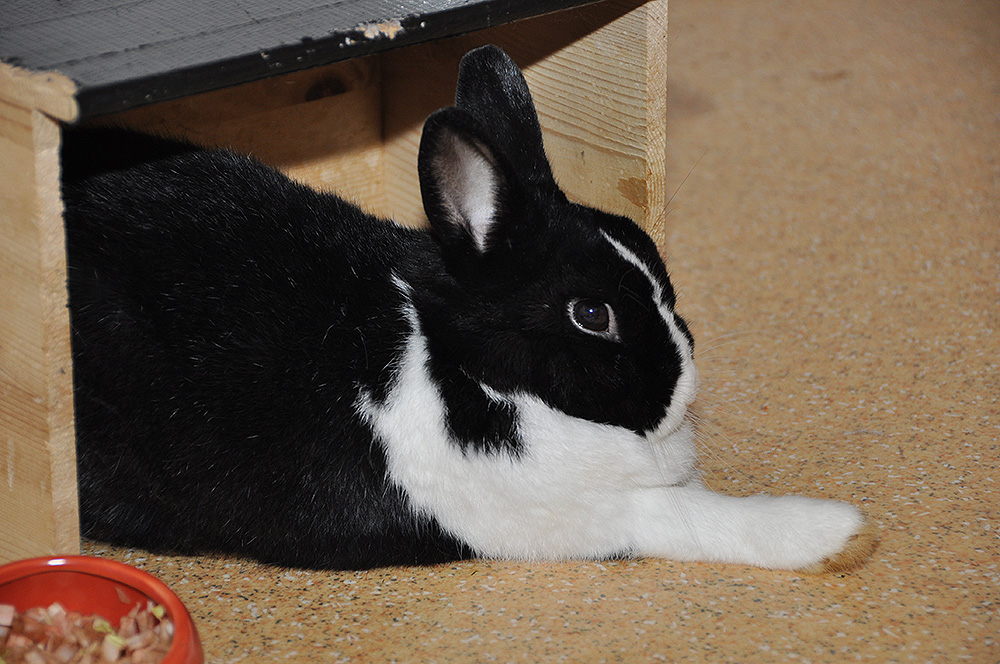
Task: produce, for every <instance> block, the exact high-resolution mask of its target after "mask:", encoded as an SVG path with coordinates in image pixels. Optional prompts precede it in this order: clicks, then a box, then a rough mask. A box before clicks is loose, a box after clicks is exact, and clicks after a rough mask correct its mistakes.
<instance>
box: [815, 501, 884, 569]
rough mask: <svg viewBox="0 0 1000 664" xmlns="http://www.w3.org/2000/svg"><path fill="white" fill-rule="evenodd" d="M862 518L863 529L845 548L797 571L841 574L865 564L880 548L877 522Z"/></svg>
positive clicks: (853, 536)
mask: <svg viewBox="0 0 1000 664" xmlns="http://www.w3.org/2000/svg"><path fill="white" fill-rule="evenodd" d="M862 517H863V519H864V521H863V522H862V524H861V527H860V528H859V529H858V530H857V532H855V533H854V534H853V535H851V536H850V537H849V538H848V539H847V542H846V543H845V544H844V546H843V548H841V549H840V550H839V551H837V552H835V553H832V554H830V555H828V556H826V557H824V558H823V559H822V560H820V561H819V562H815V563H812V564H809V565H805V566H803V567H800V568H798V570H796V571H799V572H803V573H805V574H839V573H841V572H847V571H849V570H852V569H854V568H855V567H860V566H861V565H863V564H865V563H866V562H867V561H868V559H869V558H871V556H872V554H873V553H874V552H875V549H877V548H878V544H879V534H878V526H877V525H875V522H874V521H872V520H871V519H869V518H868V517H867V516H864V515H862Z"/></svg>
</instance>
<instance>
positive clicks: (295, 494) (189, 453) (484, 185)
mask: <svg viewBox="0 0 1000 664" xmlns="http://www.w3.org/2000/svg"><path fill="white" fill-rule="evenodd" d="M64 166H65V177H64V180H65V184H64V197H65V205H66V220H67V233H68V255H69V265H70V271H69V285H70V306H71V319H72V326H73V336H72V342H73V358H74V374H75V375H74V378H75V407H76V418H77V439H78V465H79V480H80V485H79V486H80V506H81V515H82V516H81V518H82V525H83V531H84V533H85V534H86V535H87V536H89V537H92V538H97V539H101V540H107V541H111V542H117V543H122V544H128V545H136V546H141V547H146V548H151V549H155V550H172V551H180V552H197V551H219V552H231V553H236V554H242V555H247V556H252V557H255V558H258V559H261V560H264V561H269V562H274V563H279V564H286V565H294V566H303V567H323V568H364V567H371V566H380V565H392V564H414V563H434V562H440V561H445V560H450V559H456V558H460V557H468V556H488V557H503V558H523V559H563V558H574V557H583V558H599V557H607V556H623V555H626V556H663V557H669V558H674V559H682V560H704V561H721V562H738V563H749V564H754V565H761V566H764V567H771V568H790V569H797V568H799V569H802V568H809V569H817V570H818V569H841V568H847V567H850V566H853V565H855V564H858V563H860V562H862V561H863V560H864V559H865V558H866V557H867V556H868V555H869V554H870V552H871V550H872V548H873V546H874V542H875V537H874V535H873V534H872V532H871V529H870V527H869V526H868V525H867V522H866V520H865V518H864V517H863V516H862V514H861V513H860V512H859V511H858V510H857V509H855V508H854V507H852V506H850V505H847V504H844V503H840V502H834V501H825V500H814V499H809V498H802V497H771V496H754V497H746V498H736V497H727V496H723V495H719V494H716V493H713V492H711V491H709V490H707V489H706V488H704V487H703V486H702V484H701V483H700V481H699V477H698V471H697V469H696V454H695V442H694V432H693V429H692V425H691V422H690V420H689V418H688V416H687V414H686V411H687V408H688V406H689V404H690V403H691V401H692V399H694V396H695V389H696V382H697V381H696V372H695V367H694V364H693V361H692V345H693V341H692V338H691V335H690V333H689V332H688V329H687V327H686V326H685V324H684V322H683V320H682V319H681V318H680V317H679V316H678V315H677V314H676V313H675V312H674V291H673V289H672V288H671V285H670V281H669V279H668V276H667V271H666V269H665V267H664V264H663V262H662V260H661V258H660V256H659V254H658V252H657V248H656V246H655V244H654V243H653V242H652V240H651V239H650V238H649V237H648V236H647V235H646V234H644V233H643V232H642V231H641V230H640V229H639V228H638V227H637V226H636V225H635V224H634V223H633V222H631V221H630V220H628V219H625V218H623V217H620V216H615V215H611V214H607V213H604V212H600V211H598V210H595V209H592V208H589V207H584V206H582V205H578V204H575V203H572V202H570V201H568V200H567V198H566V197H565V195H564V194H563V193H562V192H561V191H560V189H559V188H558V187H557V185H556V182H555V180H554V179H553V176H552V172H551V170H550V167H549V164H548V161H547V159H546V157H545V153H544V150H543V147H542V135H541V130H540V128H539V124H538V119H537V116H536V113H535V110H534V106H533V103H532V100H531V96H530V94H529V92H528V88H527V85H526V83H525V81H524V78H523V77H522V75H521V73H520V71H519V70H518V68H517V67H516V66H515V64H514V63H513V62H512V61H511V60H510V58H509V57H507V55H506V54H504V53H503V51H501V50H500V49H498V48H496V47H483V48H480V49H477V50H475V51H472V52H471V53H469V54H468V55H466V57H465V58H464V60H463V61H462V65H461V70H460V75H459V82H458V93H457V99H456V107H455V108H447V109H443V110H440V111H438V112H436V113H434V114H433V115H431V116H430V118H429V119H428V120H427V122H426V125H425V127H424V131H423V137H422V141H421V145H420V153H419V175H420V184H421V189H422V194H423V200H424V207H425V210H426V213H427V217H428V219H429V220H430V230H429V231H423V230H413V229H408V228H404V227H402V226H399V225H396V224H394V223H392V222H389V221H385V220H381V219H377V218H374V217H372V216H371V215H369V214H366V213H365V212H363V211H361V210H360V209H358V208H357V207H355V206H353V205H351V204H349V203H347V202H345V201H343V200H341V199H340V198H337V197H335V196H333V195H330V194H323V193H317V192H315V191H313V190H310V189H308V188H306V187H304V186H301V185H299V184H296V183H294V182H292V181H290V180H289V179H287V178H286V177H284V176H283V175H281V174H279V173H278V172H276V171H274V170H273V169H271V168H268V167H266V166H264V165H262V164H260V163H257V162H255V161H254V160H252V159H250V158H247V157H244V156H240V155H237V154H233V153H231V152H227V151H221V150H203V149H197V148H193V147H190V146H185V145H181V144H177V143H172V142H169V141H163V140H160V139H155V138H150V137H143V136H138V135H135V134H130V133H124V132H121V133H120V132H116V131H113V130H112V131H108V130H77V131H68V132H67V136H66V148H65V151H64Z"/></svg>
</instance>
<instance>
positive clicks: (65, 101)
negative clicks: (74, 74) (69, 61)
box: [0, 62, 80, 122]
mask: <svg viewBox="0 0 1000 664" xmlns="http://www.w3.org/2000/svg"><path fill="white" fill-rule="evenodd" d="M76 92H77V86H76V84H75V83H74V82H73V81H71V80H70V79H69V78H67V77H65V76H63V75H62V74H59V73H58V72H36V71H31V70H29V69H23V68H21V67H15V66H13V65H9V64H5V63H3V62H0V100H4V101H7V102H10V103H13V104H16V105H19V106H22V107H24V108H37V109H38V110H40V111H42V112H43V113H46V114H47V115H50V116H52V117H54V118H57V119H59V120H63V121H66V122H73V121H74V120H76V119H77V117H78V116H79V113H80V109H79V105H78V104H77V102H76Z"/></svg>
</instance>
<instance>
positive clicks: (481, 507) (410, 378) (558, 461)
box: [357, 308, 695, 558]
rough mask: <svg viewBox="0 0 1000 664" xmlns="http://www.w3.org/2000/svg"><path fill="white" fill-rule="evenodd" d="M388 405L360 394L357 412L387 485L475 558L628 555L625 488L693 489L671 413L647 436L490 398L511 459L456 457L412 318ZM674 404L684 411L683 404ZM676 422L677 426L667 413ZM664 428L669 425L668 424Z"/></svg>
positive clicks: (683, 428)
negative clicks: (501, 416) (513, 428)
mask: <svg viewBox="0 0 1000 664" xmlns="http://www.w3.org/2000/svg"><path fill="white" fill-rule="evenodd" d="M407 314H408V317H409V319H410V323H411V329H412V331H411V333H410V335H409V337H408V339H407V341H406V347H405V349H404V350H403V352H402V356H401V360H400V363H399V366H398V367H397V374H396V376H395V380H394V383H393V385H392V386H391V388H390V390H389V393H388V396H387V398H386V399H385V401H384V402H382V403H376V402H375V401H374V400H373V399H372V397H371V395H370V394H368V393H362V394H361V395H360V397H359V400H358V403H357V409H358V412H359V414H360V415H361V416H362V417H363V418H364V419H365V420H366V421H367V422H368V423H369V424H370V426H371V427H372V429H373V430H374V432H375V434H376V435H377V436H378V438H379V439H380V441H381V443H382V445H383V447H384V450H385V454H386V458H387V463H388V473H389V478H390V480H391V481H392V482H393V483H394V484H396V485H398V486H399V487H401V488H402V489H403V490H404V491H405V493H406V495H407V496H408V498H409V501H410V504H411V507H412V508H413V509H415V510H417V511H419V512H421V513H425V514H428V515H430V516H432V517H434V518H435V519H436V520H437V521H438V522H439V523H440V524H441V526H442V527H443V528H444V529H445V530H447V531H448V532H450V533H451V534H452V535H454V536H456V537H458V538H460V539H461V540H463V541H464V542H466V543H467V544H468V545H470V546H471V547H472V548H473V549H474V550H475V551H476V553H477V554H478V555H482V556H491V557H504V558H569V557H600V556H608V555H613V554H617V553H625V552H628V551H631V550H632V548H633V546H634V542H635V536H634V533H631V532H630V530H631V529H632V528H634V527H635V525H634V524H635V522H634V520H633V519H631V518H629V517H628V514H630V513H631V511H632V509H633V507H632V503H633V501H634V495H635V492H636V491H637V490H641V489H643V488H650V487H661V486H673V485H677V484H683V483H685V482H688V481H689V480H691V479H693V477H694V474H695V471H694V464H695V447H694V435H693V431H692V430H691V428H690V426H689V425H688V424H687V423H686V420H684V419H683V406H682V407H681V410H680V411H675V409H673V408H671V409H670V411H671V412H669V413H668V416H667V417H665V418H664V423H663V425H662V426H661V427H660V428H659V429H658V430H657V431H654V432H652V433H651V434H649V435H648V436H639V435H637V434H635V433H633V432H631V431H629V430H627V429H624V428H622V427H616V426H610V425H604V424H597V423H594V422H590V421H588V420H583V419H580V418H575V417H571V416H569V415H566V414H565V413H563V412H561V411H558V410H556V409H554V408H551V407H549V406H548V405H546V404H544V403H543V402H542V401H541V400H540V399H538V398H536V397H533V396H531V395H526V394H511V395H501V394H497V393H495V392H493V391H492V390H490V389H489V388H488V387H485V386H484V392H486V394H488V395H490V397H491V398H493V399H497V400H503V401H507V402H509V403H510V404H512V405H513V406H514V407H515V408H516V410H517V417H518V425H517V426H518V431H519V433H520V436H521V441H522V445H523V453H522V454H521V455H520V456H518V457H517V458H514V457H512V456H509V455H507V454H503V453H496V454H485V453H480V452H476V451H474V450H471V449H470V450H467V451H463V449H462V447H461V446H460V444H459V443H458V442H457V441H454V440H451V439H450V437H449V433H448V428H447V424H446V422H447V412H446V407H445V404H444V401H443V400H442V398H441V395H440V393H439V392H438V389H437V387H436V386H435V384H434V382H433V381H432V379H431V377H430V375H429V371H428V369H427V359H428V354H427V347H426V341H425V339H424V337H423V336H422V334H421V331H420V325H419V321H418V319H417V315H416V312H415V311H414V310H413V309H412V308H409V309H408V311H407ZM685 405H686V404H685ZM678 412H679V417H678V415H677V414H676V413H678ZM668 420H671V421H669V422H668Z"/></svg>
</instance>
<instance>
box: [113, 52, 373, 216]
mask: <svg viewBox="0 0 1000 664" xmlns="http://www.w3.org/2000/svg"><path fill="white" fill-rule="evenodd" d="M379 83H380V82H379V66H378V59H377V57H366V58H358V59H357V60H351V61H348V62H339V63H334V64H332V65H327V66H324V67H316V68H314V69H310V70H306V71H301V72H294V73H292V74H286V75H284V76H278V77H274V78H270V79H264V80H262V81H255V82H252V83H247V84H244V85H241V86H236V87H233V88H226V89H223V90H217V91H213V92H206V93H203V94H200V95H193V96H190V97H183V98H181V99H176V100H172V101H166V102H161V103H159V104H152V105H149V106H143V107H140V108H136V109H133V110H131V111H127V112H124V113H118V114H115V115H110V116H104V117H102V118H100V119H99V124H107V125H113V126H124V127H130V128H132V129H137V130H140V131H143V132H146V133H152V134H157V135H165V136H172V137H175V138H183V139H186V140H190V141H192V142H194V143H197V144H199V145H210V146H218V147H226V148H231V149H234V150H236V151H238V152H242V153H245V154H251V155H253V156H255V157H256V158H258V159H260V160H261V161H263V162H265V163H268V164H270V165H272V166H275V167H277V168H279V169H281V170H282V171H284V172H285V173H286V174H288V175H289V176H291V177H292V178H294V179H296V180H298V181H300V182H304V183H306V184H308V185H310V186H312V187H314V188H316V189H320V190H324V191H333V192H336V193H337V194H339V195H341V196H343V197H345V198H348V199H351V200H353V201H355V202H357V203H358V204H360V205H362V206H363V207H369V208H373V207H374V208H379V207H380V206H379V205H378V203H379V202H380V201H381V200H382V199H383V198H384V193H383V185H382V112H381V90H380V87H379Z"/></svg>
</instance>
